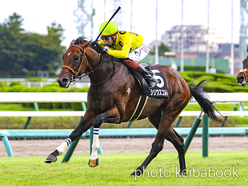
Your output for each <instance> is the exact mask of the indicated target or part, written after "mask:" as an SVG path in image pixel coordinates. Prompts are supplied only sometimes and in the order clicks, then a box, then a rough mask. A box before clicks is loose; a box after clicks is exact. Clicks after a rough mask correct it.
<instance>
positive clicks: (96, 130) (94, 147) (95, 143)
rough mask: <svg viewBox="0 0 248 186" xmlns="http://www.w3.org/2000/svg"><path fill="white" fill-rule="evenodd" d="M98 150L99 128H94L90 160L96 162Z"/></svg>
mask: <svg viewBox="0 0 248 186" xmlns="http://www.w3.org/2000/svg"><path fill="white" fill-rule="evenodd" d="M98 149H99V128H94V133H93V143H92V152H91V156H90V160H96V159H97V158H98V156H97V150H98Z"/></svg>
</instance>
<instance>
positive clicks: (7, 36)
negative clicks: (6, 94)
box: [0, 13, 65, 76]
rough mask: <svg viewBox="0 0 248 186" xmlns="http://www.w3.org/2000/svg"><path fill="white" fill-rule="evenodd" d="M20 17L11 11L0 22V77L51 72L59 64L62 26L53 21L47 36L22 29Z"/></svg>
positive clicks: (61, 52) (62, 48)
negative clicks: (42, 71) (43, 71)
mask: <svg viewBox="0 0 248 186" xmlns="http://www.w3.org/2000/svg"><path fill="white" fill-rule="evenodd" d="M22 22H23V19H22V17H21V16H20V15H18V14H16V13H14V14H13V15H12V16H9V18H8V19H7V20H5V22H4V23H3V24H0V66H1V68H0V71H1V72H0V73H1V74H0V76H3V75H4V74H6V73H8V74H11V75H15V76H17V75H21V74H22V75H23V74H25V71H38V70H49V71H53V72H54V71H55V70H56V69H57V68H58V65H60V64H62V57H61V56H62V55H63V53H64V52H65V47H64V46H61V42H62V39H63V31H64V30H63V28H62V26H61V25H60V24H59V25H58V27H56V25H55V24H54V23H52V24H51V26H48V27H47V32H48V34H47V35H40V34H37V33H30V32H25V30H24V29H23V28H22Z"/></svg>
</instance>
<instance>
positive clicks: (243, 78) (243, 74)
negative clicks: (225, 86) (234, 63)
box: [237, 47, 248, 86]
mask: <svg viewBox="0 0 248 186" xmlns="http://www.w3.org/2000/svg"><path fill="white" fill-rule="evenodd" d="M247 52H248V47H247ZM247 75H248V56H247V57H246V59H245V60H244V61H243V69H242V70H240V72H239V73H238V75H237V82H238V83H239V84H240V85H242V86H245V84H246V83H247V81H248V80H247Z"/></svg>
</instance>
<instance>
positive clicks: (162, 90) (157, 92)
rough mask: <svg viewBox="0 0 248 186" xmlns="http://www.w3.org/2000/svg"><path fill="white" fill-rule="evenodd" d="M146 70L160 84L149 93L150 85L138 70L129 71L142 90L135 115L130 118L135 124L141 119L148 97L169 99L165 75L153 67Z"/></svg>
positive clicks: (147, 67)
mask: <svg viewBox="0 0 248 186" xmlns="http://www.w3.org/2000/svg"><path fill="white" fill-rule="evenodd" d="M145 68H146V69H147V71H149V72H150V73H151V74H152V75H153V77H154V78H156V79H157V80H158V83H157V85H156V86H155V87H154V88H152V89H150V91H147V90H148V85H147V83H146V81H145V79H144V78H143V76H142V75H141V74H140V73H139V72H137V71H136V70H133V69H129V70H130V71H131V72H132V74H133V75H134V77H135V78H136V80H137V81H138V83H139V84H140V86H141V88H142V95H140V98H139V100H138V103H137V105H136V108H135V110H134V112H133V115H132V116H131V117H130V119H129V122H134V121H136V120H137V119H139V117H140V115H141V113H142V111H143V109H144V107H145V105H146V102H147V99H148V97H158V98H166V97H169V95H168V90H167V82H166V79H165V77H164V74H163V73H161V72H160V71H159V70H158V69H157V68H155V67H153V66H146V67H145Z"/></svg>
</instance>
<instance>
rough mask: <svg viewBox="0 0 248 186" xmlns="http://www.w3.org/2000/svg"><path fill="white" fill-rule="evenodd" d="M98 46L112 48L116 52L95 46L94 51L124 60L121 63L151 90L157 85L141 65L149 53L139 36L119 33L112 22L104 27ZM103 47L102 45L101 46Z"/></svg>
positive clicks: (125, 32) (102, 25) (123, 32)
mask: <svg viewBox="0 0 248 186" xmlns="http://www.w3.org/2000/svg"><path fill="white" fill-rule="evenodd" d="M107 22H108V21H105V22H103V23H102V24H101V26H100V28H99V34H100V32H101V31H102V30H103V28H104V27H105V25H106V23H107ZM98 44H99V45H101V44H107V45H110V46H112V47H114V48H115V49H116V50H108V49H106V48H104V49H103V48H102V47H99V45H98V46H96V45H95V47H94V48H95V49H96V50H97V51H98V52H99V53H102V52H106V53H107V54H108V55H111V56H113V57H116V58H124V59H125V60H124V61H123V63H124V64H125V65H126V66H128V67H129V68H132V69H135V70H137V71H138V72H139V73H140V74H141V75H142V76H143V77H144V78H145V80H146V82H147V84H148V86H149V88H153V87H155V86H156V84H157V80H156V79H155V78H154V77H153V76H152V75H151V74H149V73H148V71H147V70H146V69H145V68H144V67H143V66H141V65H139V63H138V62H139V61H141V60H142V59H143V58H144V57H145V56H146V55H147V54H148V53H149V51H150V48H149V46H148V45H145V44H143V37H142V36H141V35H138V34H135V33H132V32H127V31H119V30H118V27H117V26H116V24H115V23H114V22H112V21H110V22H109V24H108V25H107V26H106V28H105V29H104V31H103V32H102V35H101V40H100V41H99V42H98ZM103 47H104V45H103Z"/></svg>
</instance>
